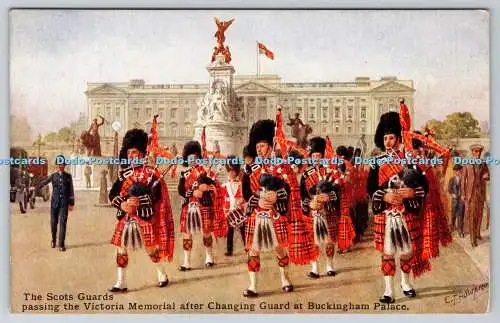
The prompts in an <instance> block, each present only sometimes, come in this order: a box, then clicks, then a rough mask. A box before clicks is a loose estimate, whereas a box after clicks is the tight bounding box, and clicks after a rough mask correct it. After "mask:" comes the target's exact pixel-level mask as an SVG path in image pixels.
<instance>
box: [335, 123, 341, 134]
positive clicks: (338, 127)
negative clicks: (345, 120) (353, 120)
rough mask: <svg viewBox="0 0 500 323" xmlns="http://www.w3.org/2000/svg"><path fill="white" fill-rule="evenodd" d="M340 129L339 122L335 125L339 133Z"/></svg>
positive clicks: (336, 131)
mask: <svg viewBox="0 0 500 323" xmlns="http://www.w3.org/2000/svg"><path fill="white" fill-rule="evenodd" d="M339 131H340V126H339V125H338V124H336V125H335V133H339Z"/></svg>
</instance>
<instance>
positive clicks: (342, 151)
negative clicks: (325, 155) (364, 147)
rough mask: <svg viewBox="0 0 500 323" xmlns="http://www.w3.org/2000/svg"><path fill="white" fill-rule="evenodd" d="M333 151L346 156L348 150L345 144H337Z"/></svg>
mask: <svg viewBox="0 0 500 323" xmlns="http://www.w3.org/2000/svg"><path fill="white" fill-rule="evenodd" d="M335 152H336V153H337V155H338V156H342V157H344V158H347V156H348V155H349V151H348V150H347V148H346V146H338V147H337V149H336V150H335Z"/></svg>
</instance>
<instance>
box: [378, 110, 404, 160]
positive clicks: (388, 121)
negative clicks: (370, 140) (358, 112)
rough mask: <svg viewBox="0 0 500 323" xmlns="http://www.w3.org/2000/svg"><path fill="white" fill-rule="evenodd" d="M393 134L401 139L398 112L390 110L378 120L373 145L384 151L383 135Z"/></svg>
mask: <svg viewBox="0 0 500 323" xmlns="http://www.w3.org/2000/svg"><path fill="white" fill-rule="evenodd" d="M387 134H395V135H396V137H398V138H399V140H400V141H401V124H400V121H399V113H397V112H394V111H391V112H387V113H384V114H383V115H381V116H380V121H379V123H378V126H377V130H376V131H375V146H377V147H378V148H380V149H382V151H385V146H384V136H385V135H387Z"/></svg>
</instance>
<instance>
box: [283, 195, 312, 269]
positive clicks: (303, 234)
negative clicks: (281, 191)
mask: <svg viewBox="0 0 500 323" xmlns="http://www.w3.org/2000/svg"><path fill="white" fill-rule="evenodd" d="M294 188H295V189H294ZM297 188H298V186H297V187H292V192H291V194H290V201H289V211H288V213H289V221H288V222H289V223H288V256H289V258H290V261H291V262H292V263H294V264H296V265H306V264H309V263H311V261H314V260H316V259H318V257H319V255H320V250H319V248H318V246H316V244H315V243H314V232H313V218H312V217H311V216H306V215H304V213H303V212H302V207H301V199H300V191H299V190H298V189H297Z"/></svg>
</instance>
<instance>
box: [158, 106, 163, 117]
mask: <svg viewBox="0 0 500 323" xmlns="http://www.w3.org/2000/svg"><path fill="white" fill-rule="evenodd" d="M163 112H164V109H163V108H161V109H160V110H159V112H158V114H159V115H160V118H161V119H163V118H164V116H163Z"/></svg>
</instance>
